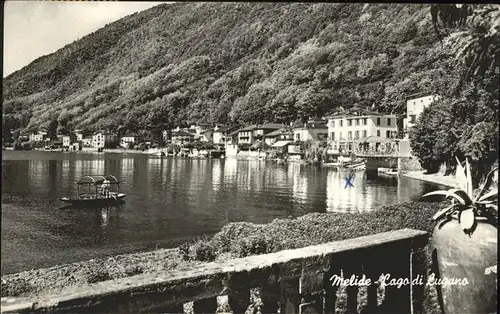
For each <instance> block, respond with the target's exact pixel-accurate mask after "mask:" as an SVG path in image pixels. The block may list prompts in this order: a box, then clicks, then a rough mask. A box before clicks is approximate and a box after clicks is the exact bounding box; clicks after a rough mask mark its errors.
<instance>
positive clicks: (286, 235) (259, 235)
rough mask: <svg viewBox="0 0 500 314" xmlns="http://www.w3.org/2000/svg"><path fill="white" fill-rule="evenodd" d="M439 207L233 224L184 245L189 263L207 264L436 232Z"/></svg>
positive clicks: (401, 206)
mask: <svg viewBox="0 0 500 314" xmlns="http://www.w3.org/2000/svg"><path fill="white" fill-rule="evenodd" d="M439 205H440V204H439V203H425V202H407V203H399V204H392V205H387V206H383V207H381V208H380V209H378V210H376V211H373V212H368V213H366V212H363V213H332V214H328V215H325V214H316V213H314V214H308V215H305V216H302V217H298V218H296V219H275V220H274V221H273V222H271V223H269V224H265V225H258V224H254V223H250V222H237V223H230V224H228V225H226V226H225V227H224V228H223V229H222V230H221V231H220V232H219V233H217V234H215V235H214V236H213V237H212V238H211V239H202V240H198V241H195V242H193V243H191V244H190V245H188V244H185V245H183V247H182V251H183V252H184V257H185V258H186V259H187V260H202V261H207V260H213V259H215V258H216V256H218V255H220V254H223V253H230V254H231V255H233V256H234V257H246V256H249V255H255V254H265V253H272V252H278V251H281V250H287V249H294V248H300V247H305V246H309V245H315V244H321V243H325V242H330V241H339V240H345V239H351V238H356V237H361V236H365V235H370V234H376V233H379V232H386V231H391V230H398V229H404V228H411V229H419V230H425V231H428V232H430V233H432V231H433V228H434V226H435V223H434V222H433V221H432V216H433V215H434V214H435V213H436V211H437V210H438V207H439Z"/></svg>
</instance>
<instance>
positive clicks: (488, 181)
mask: <svg viewBox="0 0 500 314" xmlns="http://www.w3.org/2000/svg"><path fill="white" fill-rule="evenodd" d="M497 170H498V167H495V168H493V169H491V171H490V172H489V173H488V175H486V179H485V182H484V184H483V186H482V187H481V191H479V193H478V194H477V195H476V199H475V201H478V200H479V198H480V197H481V196H482V195H483V193H484V192H486V191H487V190H488V189H489V188H490V185H491V183H492V181H493V180H492V178H493V175H494V174H495V171H497Z"/></svg>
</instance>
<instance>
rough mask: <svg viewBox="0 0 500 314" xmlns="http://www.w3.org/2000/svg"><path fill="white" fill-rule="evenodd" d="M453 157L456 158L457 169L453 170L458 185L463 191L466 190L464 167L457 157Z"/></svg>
mask: <svg viewBox="0 0 500 314" xmlns="http://www.w3.org/2000/svg"><path fill="white" fill-rule="evenodd" d="M455 159H456V160H457V170H456V172H455V178H456V179H457V182H458V187H459V188H461V189H462V190H464V191H467V177H466V176H465V171H464V167H462V164H461V163H460V160H458V158H457V157H455Z"/></svg>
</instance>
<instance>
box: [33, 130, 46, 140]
mask: <svg viewBox="0 0 500 314" xmlns="http://www.w3.org/2000/svg"><path fill="white" fill-rule="evenodd" d="M46 136H47V132H37V133H31V135H30V138H29V139H30V142H42V141H43V140H44V139H45V137H46Z"/></svg>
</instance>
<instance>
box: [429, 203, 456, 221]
mask: <svg viewBox="0 0 500 314" xmlns="http://www.w3.org/2000/svg"><path fill="white" fill-rule="evenodd" d="M453 207H455V204H453V205H451V206H448V207H445V208H443V209H441V210H440V211H438V212H437V213H436V214H435V215H434V216H432V220H438V219H439V218H441V217H443V215H445V214H446V213H447V212H448V211H449V210H450V209H452V208H453Z"/></svg>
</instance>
